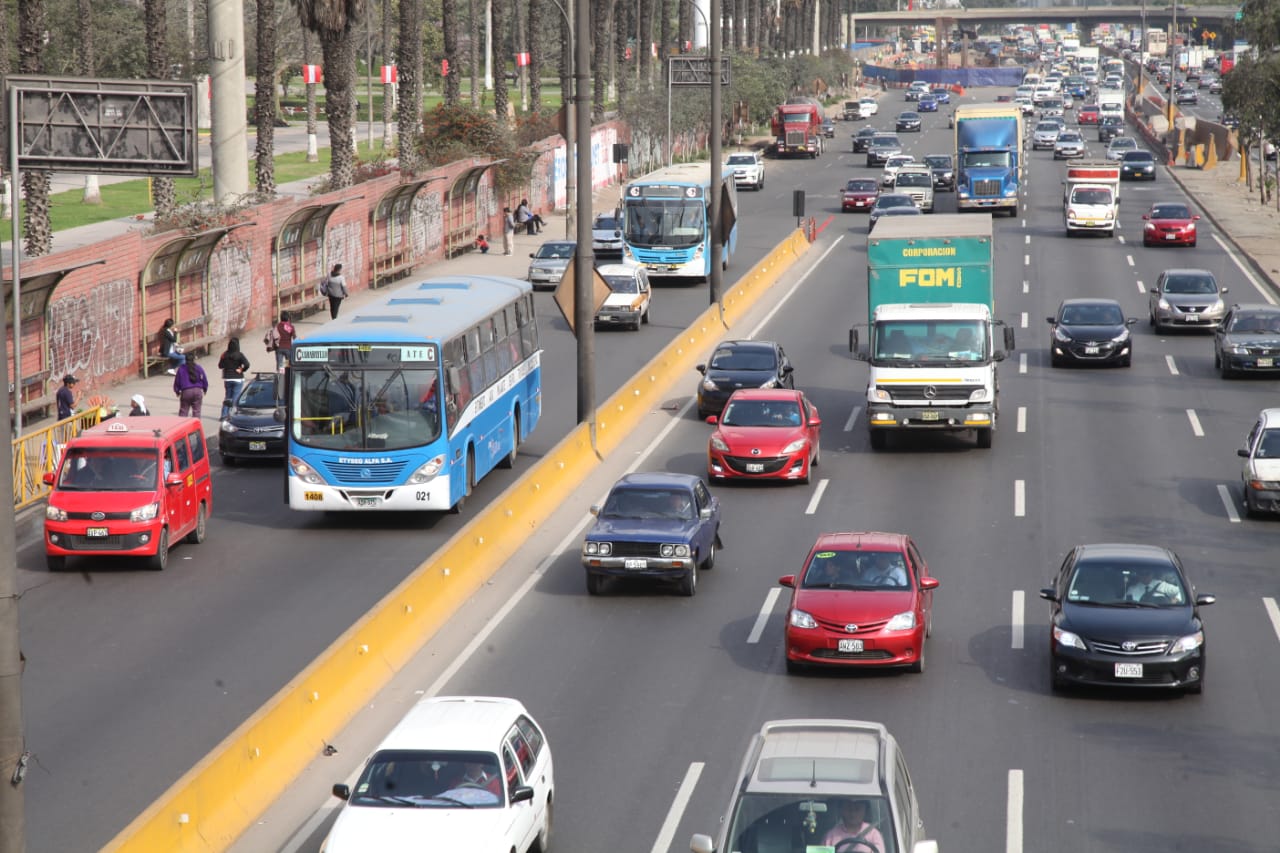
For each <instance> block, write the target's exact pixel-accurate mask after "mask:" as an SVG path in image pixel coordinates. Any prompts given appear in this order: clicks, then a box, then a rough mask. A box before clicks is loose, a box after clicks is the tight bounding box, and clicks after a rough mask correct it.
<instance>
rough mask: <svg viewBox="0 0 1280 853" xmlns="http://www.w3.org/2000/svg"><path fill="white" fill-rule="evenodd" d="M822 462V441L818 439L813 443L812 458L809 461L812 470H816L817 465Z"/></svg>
mask: <svg viewBox="0 0 1280 853" xmlns="http://www.w3.org/2000/svg"><path fill="white" fill-rule="evenodd" d="M821 461H822V439H821V438H819V439H818V440H817V441H815V442H814V443H813V458H812V459H810V460H809V465H810V467H812V468H817V467H818V463H819V462H821Z"/></svg>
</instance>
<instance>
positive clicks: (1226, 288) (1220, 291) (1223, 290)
mask: <svg viewBox="0 0 1280 853" xmlns="http://www.w3.org/2000/svg"><path fill="white" fill-rule="evenodd" d="M1230 289H1231V288H1229V287H1224V288H1222V289H1221V290H1219V291H1218V292H1219V293H1226V292H1227V291H1228V290H1230Z"/></svg>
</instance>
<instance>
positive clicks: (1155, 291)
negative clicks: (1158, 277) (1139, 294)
mask: <svg viewBox="0 0 1280 853" xmlns="http://www.w3.org/2000/svg"><path fill="white" fill-rule="evenodd" d="M1151 292H1152V293H1159V292H1160V288H1158V287H1153V288H1151Z"/></svg>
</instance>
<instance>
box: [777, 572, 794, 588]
mask: <svg viewBox="0 0 1280 853" xmlns="http://www.w3.org/2000/svg"><path fill="white" fill-rule="evenodd" d="M778 583H780V584H781V585H782V586H785V587H790V588H791V589H795V588H796V576H795V575H783V576H782V577H780V578H778Z"/></svg>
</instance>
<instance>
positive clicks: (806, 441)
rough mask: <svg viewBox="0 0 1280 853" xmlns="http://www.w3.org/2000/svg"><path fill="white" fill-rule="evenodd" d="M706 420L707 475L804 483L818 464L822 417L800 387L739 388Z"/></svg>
mask: <svg viewBox="0 0 1280 853" xmlns="http://www.w3.org/2000/svg"><path fill="white" fill-rule="evenodd" d="M707 423H709V424H715V425H716V431H715V432H713V433H711V440H710V443H709V444H708V447H707V474H708V476H709V477H710V478H711V479H718V480H725V479H729V478H734V479H744V480H768V479H773V480H799V481H800V482H801V483H807V482H809V469H810V468H811V467H813V466H814V465H817V464H818V455H819V436H820V434H821V429H822V420H821V419H820V418H819V417H818V409H817V407H815V406H814V405H813V404H812V403H810V402H809V399H808V398H807V397H805V395H804V392H803V391H794V390H791V389H789V388H742V389H739V390H737V391H734V392H733V394H732V396H730V397H729V401H728V402H727V403H725V405H724V411H723V412H722V413H721V414H720V416H719V417H718V418H717V417H716V416H715V415H712V416H711V417H709V418H707Z"/></svg>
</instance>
